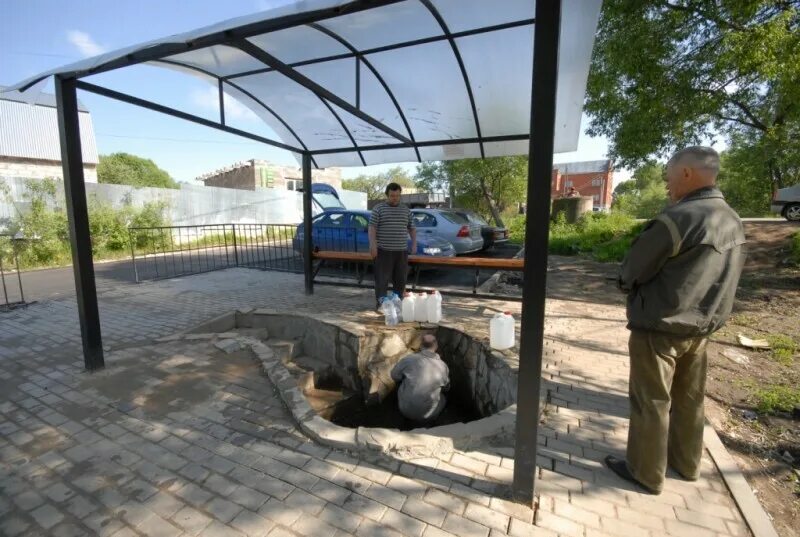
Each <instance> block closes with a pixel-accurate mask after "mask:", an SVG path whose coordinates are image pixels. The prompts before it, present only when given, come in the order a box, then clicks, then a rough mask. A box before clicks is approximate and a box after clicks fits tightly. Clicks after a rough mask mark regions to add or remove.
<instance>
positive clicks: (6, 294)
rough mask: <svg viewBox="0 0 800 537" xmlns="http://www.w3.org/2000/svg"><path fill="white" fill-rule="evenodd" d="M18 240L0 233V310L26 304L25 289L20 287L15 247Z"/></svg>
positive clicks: (20, 277) (17, 254)
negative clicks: (1, 289)
mask: <svg viewBox="0 0 800 537" xmlns="http://www.w3.org/2000/svg"><path fill="white" fill-rule="evenodd" d="M19 242H20V241H19V240H17V239H15V238H14V237H13V236H12V235H7V234H0V283H1V284H2V288H3V297H2V301H0V311H6V310H10V309H14V308H16V307H19V306H24V305H25V304H26V303H25V291H24V290H23V288H22V273H21V272H20V270H19V251H18V248H17V243H19ZM9 271H11V272H9ZM14 273H16V274H14Z"/></svg>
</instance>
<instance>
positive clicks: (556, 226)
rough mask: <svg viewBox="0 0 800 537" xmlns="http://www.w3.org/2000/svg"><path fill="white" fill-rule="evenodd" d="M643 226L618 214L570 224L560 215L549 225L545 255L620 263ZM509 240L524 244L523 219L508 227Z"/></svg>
mask: <svg viewBox="0 0 800 537" xmlns="http://www.w3.org/2000/svg"><path fill="white" fill-rule="evenodd" d="M642 226H643V224H642V223H637V222H636V221H635V220H634V219H633V218H631V217H630V216H629V215H627V214H624V213H619V212H611V213H587V214H585V215H584V216H583V217H581V218H580V220H578V221H577V222H576V223H574V224H568V223H567V221H566V218H565V216H564V214H560V215H559V217H558V219H557V220H556V221H554V222H551V224H550V246H549V252H550V253H551V254H555V255H588V256H590V257H592V258H593V259H595V260H597V261H602V262H612V261H613V262H616V261H622V259H624V257H625V254H627V253H628V250H629V249H630V247H631V243H632V242H633V239H635V238H636V236H637V235H638V234H639V232H640V231H641V229H642ZM509 234H510V237H511V241H512V242H515V243H519V244H521V243H523V242H524V241H525V217H524V216H518V217H516V218H514V219H513V220H512V221H511V223H510V224H509Z"/></svg>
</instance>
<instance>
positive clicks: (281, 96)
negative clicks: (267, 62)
mask: <svg viewBox="0 0 800 537" xmlns="http://www.w3.org/2000/svg"><path fill="white" fill-rule="evenodd" d="M234 82H235V83H236V84H237V85H238V86H241V87H242V88H244V89H245V90H246V91H248V92H250V93H252V94H253V95H254V96H255V97H256V98H257V99H258V100H260V101H262V102H263V103H265V104H266V105H267V106H269V107H270V108H271V109H272V110H274V111H275V113H277V114H278V115H280V116H281V117H282V118H283V119H284V121H286V122H287V123H288V124H289V125H291V126H292V128H293V129H294V130H295V131H296V132H297V133H298V136H299V137H300V138H301V139H302V140H303V142H304V143H305V144H306V146H307V147H308V148H309V149H310V150H312V151H313V150H314V149H334V148H340V147H349V146H352V145H353V144H352V142H351V141H350V138H349V137H348V136H347V132H346V131H345V130H344V128H342V125H341V124H340V123H339V121H338V120H337V119H336V116H334V115H333V114H332V113H331V111H330V110H329V109H328V107H327V106H325V104H324V103H323V102H322V100H321V99H320V98H319V97H317V96H316V95H315V94H314V93H312V92H311V91H309V90H307V89H306V88H304V87H302V86H301V85H299V84H297V83H296V82H294V81H292V80H289V79H288V78H286V77H285V76H283V75H282V74H280V73H276V72H271V73H261V74H257V75H252V76H246V77H242V78H236V79H235V80H234Z"/></svg>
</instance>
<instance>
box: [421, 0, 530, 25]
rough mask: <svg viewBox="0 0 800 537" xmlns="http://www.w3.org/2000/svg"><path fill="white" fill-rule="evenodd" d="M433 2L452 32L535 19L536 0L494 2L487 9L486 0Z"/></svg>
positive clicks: (443, 0) (434, 0)
mask: <svg viewBox="0 0 800 537" xmlns="http://www.w3.org/2000/svg"><path fill="white" fill-rule="evenodd" d="M432 3H433V5H434V6H435V7H436V10H437V11H438V12H439V13H440V14H441V15H442V18H443V19H444V21H445V23H446V24H447V27H448V29H449V30H450V31H451V32H463V31H465V30H474V29H475V28H483V27H486V26H497V25H499V24H508V23H513V22H517V21H522V20H527V19H533V18H534V12H535V11H536V2H535V0H502V1H500V2H492V3H491V4H492V6H491V9H486V7H487V6H486V0H432Z"/></svg>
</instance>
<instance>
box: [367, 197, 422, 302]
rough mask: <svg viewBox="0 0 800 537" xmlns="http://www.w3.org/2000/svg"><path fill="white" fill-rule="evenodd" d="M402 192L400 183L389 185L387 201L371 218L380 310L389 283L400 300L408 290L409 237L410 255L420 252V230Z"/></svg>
mask: <svg viewBox="0 0 800 537" xmlns="http://www.w3.org/2000/svg"><path fill="white" fill-rule="evenodd" d="M402 191H403V189H402V188H401V187H400V185H398V184H397V183H389V185H388V186H387V187H386V202H385V203H379V204H378V205H376V206H375V208H374V209H372V214H371V215H370V219H369V252H370V256H371V257H372V259H374V260H375V269H374V270H375V301H376V302H377V307H378V309H379V311H380V305H381V304H380V301H381V299H382V298H383V297H385V296H386V291H387V289H388V288H389V280H391V281H392V288H393V289H394V292H395V293H397V294H398V295H400V296H401V297H402V296H403V292H404V291H405V290H406V277H407V275H408V237H409V236H411V252H412V253H413V252H416V251H417V229H416V227H415V226H414V219H413V218H412V216H411V209H409V208H408V207H407V206H406V205H404V204H402V203H400V194H401V193H402Z"/></svg>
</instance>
